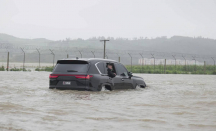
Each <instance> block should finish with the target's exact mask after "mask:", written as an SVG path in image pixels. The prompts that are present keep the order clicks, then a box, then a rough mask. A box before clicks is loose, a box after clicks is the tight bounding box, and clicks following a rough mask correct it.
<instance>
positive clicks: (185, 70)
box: [182, 55, 187, 73]
mask: <svg viewBox="0 0 216 131" xmlns="http://www.w3.org/2000/svg"><path fill="white" fill-rule="evenodd" d="M182 57H183V58H184V60H185V73H187V66H186V59H185V57H184V56H183V55H182Z"/></svg>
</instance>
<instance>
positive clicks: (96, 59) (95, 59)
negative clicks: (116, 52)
mask: <svg viewBox="0 0 216 131" xmlns="http://www.w3.org/2000/svg"><path fill="white" fill-rule="evenodd" d="M60 60H82V61H89V62H90V61H110V62H117V61H115V60H111V59H102V58H65V59H60Z"/></svg>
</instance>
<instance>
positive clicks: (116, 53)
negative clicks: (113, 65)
mask: <svg viewBox="0 0 216 131" xmlns="http://www.w3.org/2000/svg"><path fill="white" fill-rule="evenodd" d="M116 54H117V55H118V62H120V55H119V54H118V53H116Z"/></svg>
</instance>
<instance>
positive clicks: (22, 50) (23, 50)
mask: <svg viewBox="0 0 216 131" xmlns="http://www.w3.org/2000/svg"><path fill="white" fill-rule="evenodd" d="M20 49H21V50H22V52H23V53H24V58H23V71H24V69H25V51H24V48H21V47H20Z"/></svg>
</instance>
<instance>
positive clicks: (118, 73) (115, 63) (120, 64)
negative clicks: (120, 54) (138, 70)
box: [114, 63, 128, 76]
mask: <svg viewBox="0 0 216 131" xmlns="http://www.w3.org/2000/svg"><path fill="white" fill-rule="evenodd" d="M115 64H119V65H121V66H123V68H124V69H125V70H126V73H128V70H127V68H125V66H124V65H123V64H121V63H115ZM115 64H114V66H115ZM115 69H116V73H117V74H116V75H119V76H121V74H120V73H119V71H118V69H117V68H116V67H115ZM123 73H125V72H123ZM126 76H127V75H126Z"/></svg>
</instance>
